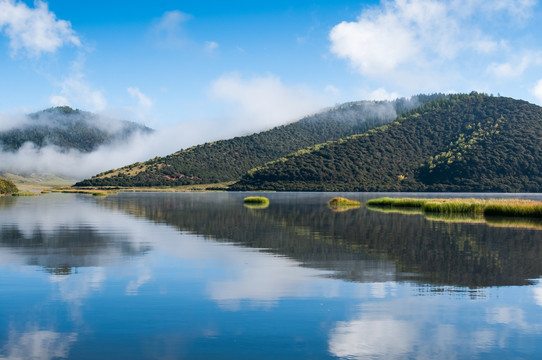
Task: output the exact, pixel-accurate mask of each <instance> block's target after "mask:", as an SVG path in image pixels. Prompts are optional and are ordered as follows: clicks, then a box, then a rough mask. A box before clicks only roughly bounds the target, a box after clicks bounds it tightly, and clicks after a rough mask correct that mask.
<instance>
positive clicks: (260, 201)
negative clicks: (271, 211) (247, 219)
mask: <svg viewBox="0 0 542 360" xmlns="http://www.w3.org/2000/svg"><path fill="white" fill-rule="evenodd" d="M243 202H244V203H245V206H246V207H247V208H249V209H265V208H266V207H268V206H269V199H268V198H266V197H263V196H248V197H246V198H245V199H244V200H243Z"/></svg>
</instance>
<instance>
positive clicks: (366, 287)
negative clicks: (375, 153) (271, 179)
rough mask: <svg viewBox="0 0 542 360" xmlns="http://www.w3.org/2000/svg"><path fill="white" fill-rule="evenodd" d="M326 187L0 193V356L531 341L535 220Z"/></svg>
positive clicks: (382, 352) (524, 352) (360, 351)
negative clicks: (332, 205) (416, 207)
mask: <svg viewBox="0 0 542 360" xmlns="http://www.w3.org/2000/svg"><path fill="white" fill-rule="evenodd" d="M336 195H337V194H332V193H269V194H265V196H267V197H268V198H269V199H270V206H269V207H268V208H265V209H254V208H247V207H245V206H244V205H243V198H244V197H245V196H247V194H246V193H120V194H117V195H111V196H108V197H92V196H88V195H74V194H48V195H44V196H40V197H35V198H25V197H20V198H16V197H4V198H0V359H63V358H66V359H116V360H118V359H337V358H340V359H431V358H444V359H465V358H469V359H476V358H480V359H501V358H502V359H510V358H514V359H533V358H542V280H541V279H542V222H537V221H534V220H521V221H517V220H513V219H502V218H492V219H483V218H482V219H469V218H460V219H457V218H447V219H442V218H431V217H426V216H425V215H423V214H420V213H417V212H390V211H379V210H378V209H368V208H365V207H361V208H359V209H354V210H349V211H344V212H335V211H332V210H331V209H329V208H328V206H327V201H328V200H330V199H331V198H332V197H334V196H336ZM342 195H346V196H347V197H349V198H352V199H358V200H361V201H362V202H365V201H366V200H367V199H370V198H374V197H380V196H382V195H383V194H375V193H372V194H370V193H369V194H342ZM414 195H416V194H414ZM418 195H419V196H424V197H427V196H428V195H427V194H423V195H422V194H418ZM394 196H401V197H404V196H405V194H395V195H394ZM408 196H413V195H412V194H408ZM435 196H436V195H435ZM439 196H440V197H442V194H440V195H439ZM450 196H454V197H457V196H463V197H472V196H473V195H472V194H459V195H458V194H453V195H450ZM477 196H479V195H477ZM487 196H489V197H494V196H496V195H487ZM500 196H505V195H500ZM509 197H510V196H509ZM511 197H525V198H533V199H538V200H542V194H531V195H528V194H526V195H519V196H518V195H511Z"/></svg>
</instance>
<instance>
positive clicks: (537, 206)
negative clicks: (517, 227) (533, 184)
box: [484, 200, 542, 218]
mask: <svg viewBox="0 0 542 360" xmlns="http://www.w3.org/2000/svg"><path fill="white" fill-rule="evenodd" d="M484 215H488V216H508V217H532V218H542V201H532V200H506V201H494V202H490V203H489V204H487V206H486V207H485V209H484Z"/></svg>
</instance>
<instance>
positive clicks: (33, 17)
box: [0, 0, 81, 57]
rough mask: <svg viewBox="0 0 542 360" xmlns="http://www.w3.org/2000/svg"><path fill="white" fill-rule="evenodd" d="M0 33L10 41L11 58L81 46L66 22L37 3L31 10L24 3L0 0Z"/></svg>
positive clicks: (45, 5)
mask: <svg viewBox="0 0 542 360" xmlns="http://www.w3.org/2000/svg"><path fill="white" fill-rule="evenodd" d="M0 30H2V31H3V32H4V33H5V34H6V35H7V37H8V38H9V40H10V48H11V51H12V56H15V55H17V54H19V53H24V54H25V55H27V56H29V57H39V56H40V55H41V54H42V53H53V52H55V51H57V50H58V49H59V48H60V47H62V46H64V45H69V44H71V45H75V46H81V40H80V39H79V37H78V36H77V34H76V33H75V31H74V30H73V29H72V27H71V23H70V22H69V21H66V20H60V19H57V18H56V15H55V14H54V13H53V12H51V11H49V8H48V6H47V4H46V3H44V2H42V1H39V0H37V1H36V2H35V7H34V8H29V7H28V6H27V5H26V4H25V3H24V2H19V1H14V0H0Z"/></svg>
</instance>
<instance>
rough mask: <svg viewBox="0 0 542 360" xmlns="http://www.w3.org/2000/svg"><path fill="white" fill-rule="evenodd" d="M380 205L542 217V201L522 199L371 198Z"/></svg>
mask: <svg viewBox="0 0 542 360" xmlns="http://www.w3.org/2000/svg"><path fill="white" fill-rule="evenodd" d="M367 205H370V206H379V207H397V208H401V207H406V208H420V209H422V210H423V211H424V212H426V213H438V214H444V215H447V214H471V215H484V216H486V215H487V216H508V217H532V218H542V201H534V200H521V199H409V198H404V199H392V198H379V199H373V200H369V201H368V202H367Z"/></svg>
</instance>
